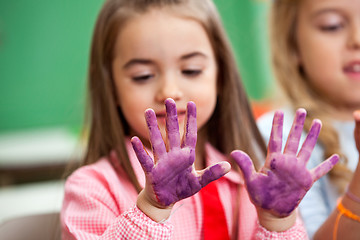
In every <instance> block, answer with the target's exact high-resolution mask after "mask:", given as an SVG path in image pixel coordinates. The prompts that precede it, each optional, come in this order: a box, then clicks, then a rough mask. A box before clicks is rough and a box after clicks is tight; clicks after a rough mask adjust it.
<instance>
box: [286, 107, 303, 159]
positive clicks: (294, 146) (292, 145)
mask: <svg viewBox="0 0 360 240" xmlns="http://www.w3.org/2000/svg"><path fill="white" fill-rule="evenodd" d="M305 118H306V110H305V109H303V108H299V109H298V110H297V111H296V114H295V118H294V122H293V125H292V127H291V130H290V133H289V137H288V139H287V141H286V145H285V149H284V154H291V155H296V153H297V150H298V148H299V142H300V137H301V133H302V130H303V127H304V123H305Z"/></svg>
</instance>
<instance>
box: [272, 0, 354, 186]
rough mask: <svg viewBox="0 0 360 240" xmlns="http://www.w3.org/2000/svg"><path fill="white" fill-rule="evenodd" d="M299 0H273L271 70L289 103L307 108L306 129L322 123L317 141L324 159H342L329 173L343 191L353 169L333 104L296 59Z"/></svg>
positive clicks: (296, 106) (295, 106)
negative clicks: (314, 122) (334, 121)
mask: <svg viewBox="0 0 360 240" xmlns="http://www.w3.org/2000/svg"><path fill="white" fill-rule="evenodd" d="M301 1H302V0H275V1H272V6H271V11H270V42H271V51H272V54H271V55H272V64H273V70H274V73H275V76H276V79H277V80H278V82H279V84H280V86H281V87H282V89H283V90H284V93H285V95H286V97H287V98H288V99H289V100H290V102H291V104H292V106H293V107H294V108H295V109H296V108H299V107H303V108H305V109H306V110H307V112H308V117H307V118H306V121H305V126H304V128H305V130H306V131H309V128H310V125H311V122H312V119H314V118H319V119H321V121H322V123H323V127H322V130H321V132H320V136H319V141H320V143H321V144H322V146H323V147H324V160H325V159H326V158H328V157H329V156H331V155H332V154H333V153H338V154H340V156H341V162H339V163H338V164H337V165H335V167H334V168H333V169H332V170H331V171H330V173H329V174H330V179H331V180H332V181H333V182H334V183H335V185H336V186H337V187H338V190H339V192H343V191H344V190H345V188H346V185H347V184H348V182H349V181H350V179H351V177H352V173H351V171H350V170H349V169H348V168H347V167H346V163H347V158H346V156H345V155H344V154H343V153H342V151H341V148H340V142H339V137H338V133H337V132H336V130H335V129H334V127H333V126H332V124H331V121H332V118H331V115H330V112H331V110H332V105H331V104H329V103H328V102H326V100H325V99H324V98H323V97H321V95H320V94H318V93H317V92H316V90H314V88H313V87H312V86H311V84H310V81H308V79H307V77H306V74H305V73H304V72H303V70H302V68H301V66H299V65H298V61H297V59H296V55H297V42H296V33H295V31H296V25H297V15H298V9H299V8H300V4H301ZM294 86H296V87H294Z"/></svg>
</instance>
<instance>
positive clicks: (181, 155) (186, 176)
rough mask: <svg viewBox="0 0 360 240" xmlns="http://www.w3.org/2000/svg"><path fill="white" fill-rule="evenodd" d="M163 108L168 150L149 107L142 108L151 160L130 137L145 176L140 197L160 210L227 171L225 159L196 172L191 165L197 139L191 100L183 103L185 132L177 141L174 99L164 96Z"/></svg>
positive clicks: (178, 135) (140, 145)
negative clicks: (151, 154)
mask: <svg viewBox="0 0 360 240" xmlns="http://www.w3.org/2000/svg"><path fill="white" fill-rule="evenodd" d="M165 107H166V132H167V142H168V150H167V148H166V146H165V143H164V141H163V138H162V136H161V132H160V129H159V127H158V125H157V120H156V115H155V112H154V111H153V110H152V109H148V110H146V112H145V118H146V122H147V125H148V128H149V134H150V142H151V145H152V149H153V153H154V160H153V159H152V158H151V157H150V155H149V154H148V153H147V152H146V150H145V148H144V146H143V144H142V142H141V140H140V139H139V138H138V137H133V138H132V139H131V143H132V146H133V148H134V151H135V153H136V156H137V158H138V160H139V162H140V164H141V166H142V168H143V170H144V172H145V176H146V185H145V188H144V190H143V191H142V193H140V194H142V195H145V196H143V197H144V198H145V199H146V200H145V201H147V206H149V205H150V206H151V205H152V206H154V207H157V208H164V209H166V208H169V207H171V206H172V205H173V204H174V203H176V202H177V201H179V200H181V199H184V198H187V197H190V196H192V195H194V194H195V193H197V192H198V191H199V190H200V189H201V188H203V187H204V186H206V185H207V184H208V183H210V182H211V181H214V180H216V179H218V178H220V177H222V176H223V175H225V174H226V173H227V172H228V171H230V164H229V163H228V162H222V163H219V164H215V165H213V166H210V167H208V168H206V169H204V170H202V171H196V170H195V168H194V161H195V145H196V139H197V124H196V106H195V104H194V103H193V102H189V103H188V104H187V112H186V125H185V133H184V137H183V139H182V141H180V133H179V124H178V117H177V110H176V104H175V101H174V100H172V99H167V100H166V101H165ZM141 210H143V209H141Z"/></svg>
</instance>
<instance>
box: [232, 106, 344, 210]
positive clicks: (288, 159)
mask: <svg viewBox="0 0 360 240" xmlns="http://www.w3.org/2000/svg"><path fill="white" fill-rule="evenodd" d="M305 115H306V112H305V110H303V109H299V110H298V111H297V112H296V116H295V119H294V123H293V127H292V128H291V130H290V133H289V138H290V139H288V141H287V143H286V144H287V146H286V149H285V150H284V153H281V146H282V139H281V136H282V129H283V113H282V112H280V111H278V112H276V113H275V116H274V120H273V126H272V132H271V137H270V140H269V148H268V156H267V158H266V162H265V165H264V167H263V168H262V169H261V170H260V172H256V171H255V169H254V166H253V163H252V161H251V159H250V158H249V156H248V155H246V153H244V152H242V151H233V152H232V153H231V156H232V157H233V159H234V160H235V161H236V163H237V164H238V165H239V167H240V168H241V170H242V172H243V175H244V179H245V183H246V187H247V190H248V192H249V196H250V198H251V200H252V202H253V203H254V204H255V205H256V206H258V207H260V208H263V209H266V210H269V211H271V212H272V213H273V214H275V215H277V216H280V217H285V216H288V215H289V214H290V213H291V212H292V211H294V209H295V208H296V207H297V206H298V205H299V203H300V201H301V200H302V198H303V197H304V196H305V194H306V192H307V191H308V190H309V189H310V187H311V186H312V184H313V183H314V182H315V181H316V180H318V179H319V178H320V177H321V176H323V175H324V174H326V173H327V172H328V171H330V170H331V169H332V168H333V166H334V165H335V164H336V163H337V162H338V160H339V157H338V156H337V155H334V156H332V157H330V158H329V159H327V160H326V161H324V162H323V163H322V164H321V165H319V166H317V167H316V168H315V169H313V170H311V171H309V170H308V169H307V168H306V163H307V161H308V160H309V157H310V154H311V152H312V151H313V149H314V147H315V144H316V141H317V138H318V135H319V133H320V128H321V122H320V121H319V120H314V121H313V124H312V127H311V129H310V131H309V134H308V135H307V137H306V140H305V141H304V143H303V145H302V147H301V149H300V151H299V154H298V156H296V153H297V149H298V146H299V139H300V136H301V131H302V128H303V125H304V121H305Z"/></svg>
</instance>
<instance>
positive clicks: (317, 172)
mask: <svg viewBox="0 0 360 240" xmlns="http://www.w3.org/2000/svg"><path fill="white" fill-rule="evenodd" d="M338 161H339V155H337V154H334V155H332V156H331V157H329V158H328V159H326V160H325V161H324V162H322V163H321V164H320V165H318V166H317V167H315V168H313V169H311V171H310V172H311V176H312V178H313V182H315V181H317V180H318V179H319V178H321V177H322V176H324V175H325V174H326V173H328V172H329V171H330V170H331V169H332V168H333V167H334V166H335V164H336V163H337V162H338Z"/></svg>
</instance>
